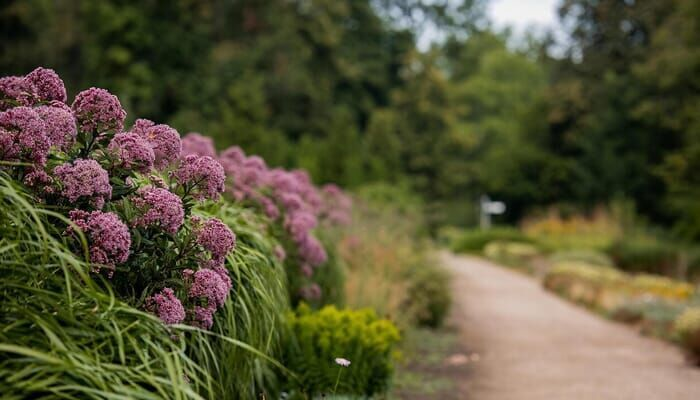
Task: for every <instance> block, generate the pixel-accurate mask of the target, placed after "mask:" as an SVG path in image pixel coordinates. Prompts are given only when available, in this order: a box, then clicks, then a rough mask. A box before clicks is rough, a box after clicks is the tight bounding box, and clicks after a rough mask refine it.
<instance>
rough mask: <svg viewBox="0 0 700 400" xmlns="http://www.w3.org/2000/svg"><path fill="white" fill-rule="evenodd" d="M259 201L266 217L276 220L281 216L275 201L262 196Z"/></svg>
mask: <svg viewBox="0 0 700 400" xmlns="http://www.w3.org/2000/svg"><path fill="white" fill-rule="evenodd" d="M258 201H259V202H260V204H261V205H262V207H263V210H264V211H265V215H267V217H268V218H270V219H272V220H276V219H277V218H279V216H280V210H279V208H277V205H276V204H275V202H274V201H272V200H270V199H269V198H268V197H265V196H260V197H259V198H258Z"/></svg>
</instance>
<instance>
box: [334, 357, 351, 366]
mask: <svg viewBox="0 0 700 400" xmlns="http://www.w3.org/2000/svg"><path fill="white" fill-rule="evenodd" d="M335 363H336V364H338V365H340V366H341V367H349V366H350V360H346V359H344V358H336V359H335Z"/></svg>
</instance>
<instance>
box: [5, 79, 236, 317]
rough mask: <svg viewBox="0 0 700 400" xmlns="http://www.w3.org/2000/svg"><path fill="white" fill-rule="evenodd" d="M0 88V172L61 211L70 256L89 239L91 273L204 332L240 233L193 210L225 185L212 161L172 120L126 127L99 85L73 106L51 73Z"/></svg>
mask: <svg viewBox="0 0 700 400" xmlns="http://www.w3.org/2000/svg"><path fill="white" fill-rule="evenodd" d="M0 95H2V106H3V109H4V111H2V112H0V144H2V146H0V149H1V150H0V161H2V162H3V163H2V164H1V165H0V170H1V171H2V173H4V174H6V175H7V176H9V177H11V178H12V179H14V180H16V181H18V182H23V183H24V184H25V185H26V186H27V187H28V188H29V189H30V191H31V193H32V195H33V197H32V201H34V202H36V203H37V204H39V205H41V206H45V207H48V208H51V209H53V210H56V212H58V213H59V214H61V215H63V216H66V217H68V219H69V220H70V222H71V223H70V224H66V225H65V226H64V230H63V235H64V236H65V237H66V238H67V240H68V243H69V245H70V246H71V248H72V249H73V251H74V252H75V253H76V254H83V253H84V250H85V249H84V248H83V244H86V247H87V249H86V250H87V252H86V253H87V259H88V260H89V261H90V263H91V271H92V273H94V274H102V275H103V276H104V277H106V278H107V279H106V280H105V281H104V284H105V285H107V286H109V287H110V289H111V290H114V291H115V293H116V294H117V295H118V297H119V298H120V299H122V300H124V301H126V302H127V303H129V304H131V305H133V306H135V307H137V308H140V309H142V310H147V311H150V312H153V313H155V314H156V315H158V316H159V317H161V319H162V320H163V321H164V322H165V323H167V324H177V323H187V324H190V325H193V326H196V327H200V328H205V329H209V328H211V326H212V325H213V323H214V315H215V312H216V311H217V310H218V309H220V308H221V307H222V306H223V305H224V302H225V300H226V299H227V297H228V295H229V292H230V290H231V286H232V283H231V279H230V278H229V276H228V271H227V269H226V268H224V260H225V258H226V257H227V256H228V255H229V254H230V253H231V252H232V251H233V250H234V246H235V235H234V233H233V232H232V231H231V229H230V228H229V227H228V226H226V225H225V224H223V223H222V222H221V221H219V220H217V219H213V218H210V219H206V220H203V219H202V218H200V217H197V216H194V215H193V214H192V211H193V208H194V207H195V206H196V205H197V204H200V203H201V202H203V201H205V200H218V199H219V197H220V194H221V193H222V192H223V191H224V180H225V175H224V170H223V167H222V166H221V165H220V164H219V162H218V161H217V160H215V159H214V158H212V157H209V156H197V155H187V156H181V151H180V150H181V146H182V144H181V141H180V137H179V134H178V133H177V131H176V130H175V129H173V128H171V127H169V126H167V125H161V124H155V123H153V122H152V121H149V120H144V119H139V120H137V121H136V122H135V124H134V126H133V127H131V129H129V130H126V131H125V130H124V120H125V117H126V112H125V111H124V109H123V108H122V106H121V103H120V101H119V99H118V98H117V97H116V96H114V95H113V94H111V93H109V92H108V91H107V90H105V89H100V88H90V89H88V90H85V91H82V92H80V93H78V95H77V96H76V97H75V100H74V101H73V103H72V105H71V106H70V107H69V106H68V105H67V104H66V103H65V101H66V100H67V98H66V91H65V87H64V85H63V82H62V81H61V79H60V77H59V76H58V75H57V74H56V73H55V72H54V71H52V70H48V69H43V68H38V69H36V70H34V71H33V72H31V73H30V74H28V75H27V76H25V77H23V78H21V79H15V78H12V77H8V78H3V79H2V80H0ZM83 240H84V242H83Z"/></svg>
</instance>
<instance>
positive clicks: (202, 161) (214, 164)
mask: <svg viewBox="0 0 700 400" xmlns="http://www.w3.org/2000/svg"><path fill="white" fill-rule="evenodd" d="M172 176H173V177H174V178H175V179H176V180H177V182H178V183H179V184H181V185H183V186H185V187H186V188H187V189H186V191H187V192H188V193H189V194H191V195H192V196H193V197H195V198H196V199H199V200H204V199H211V200H217V199H218V198H219V194H220V193H222V192H223V191H224V180H225V179H226V175H225V174H224V169H223V168H222V167H221V164H219V162H218V161H216V160H214V159H213V158H211V157H209V156H196V155H188V156H185V158H183V159H182V161H181V162H180V166H179V168H178V169H177V170H175V171H174V172H173V173H172Z"/></svg>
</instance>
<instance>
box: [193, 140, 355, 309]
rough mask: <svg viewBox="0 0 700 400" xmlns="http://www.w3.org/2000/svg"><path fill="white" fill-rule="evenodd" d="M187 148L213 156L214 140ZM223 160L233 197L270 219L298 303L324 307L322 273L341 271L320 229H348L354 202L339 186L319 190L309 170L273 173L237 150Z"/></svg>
mask: <svg viewBox="0 0 700 400" xmlns="http://www.w3.org/2000/svg"><path fill="white" fill-rule="evenodd" d="M183 143H188V145H187V146H184V145H183V157H185V159H187V157H195V156H197V155H202V154H212V152H213V145H212V143H211V141H210V140H206V139H204V138H203V137H202V136H201V135H199V134H196V133H192V134H188V135H187V136H185V137H184V138H183ZM218 160H219V163H220V164H221V166H222V167H223V169H224V171H225V173H226V194H227V195H228V197H229V198H231V199H232V200H234V201H239V202H243V203H244V204H248V205H251V206H253V207H255V208H256V209H258V210H260V212H262V213H264V214H265V215H266V216H267V217H268V219H269V221H270V223H269V226H268V229H269V230H270V232H271V233H272V235H273V236H274V237H276V238H277V239H278V240H279V241H280V243H281V245H282V247H280V249H279V250H278V253H282V254H284V257H283V259H284V264H285V266H286V269H287V276H288V282H289V290H290V295H291V299H292V302H293V303H297V302H299V301H302V300H303V301H306V302H310V303H313V304H322V303H324V301H322V300H324V293H323V291H324V288H323V287H322V286H323V285H321V286H319V284H318V282H317V279H316V277H317V276H318V275H323V274H322V272H323V271H321V273H319V272H318V271H319V269H321V268H332V267H337V266H329V264H331V263H328V259H329V254H328V253H329V252H331V251H333V250H334V249H333V248H332V247H333V246H332V245H331V246H324V244H323V243H322V241H321V240H319V237H318V230H317V228H319V227H324V228H327V227H330V226H334V225H345V224H348V223H349V222H350V219H351V216H350V210H351V207H352V201H351V199H350V197H349V196H348V195H346V194H345V193H344V192H343V191H342V190H341V189H340V188H339V187H338V186H336V185H332V184H330V185H326V186H324V187H322V188H318V187H316V186H315V185H314V184H313V182H312V181H311V178H310V177H309V175H308V173H306V171H303V170H291V171H289V170H285V169H282V168H270V167H268V166H267V164H266V163H265V160H263V159H262V158H260V157H258V156H254V155H253V156H247V155H246V154H245V153H244V152H243V150H241V149H240V148H239V147H236V146H234V147H230V148H228V149H226V150H224V151H222V152H221V153H220V154H219V155H218ZM333 261H334V262H335V260H333ZM326 275H327V274H326ZM333 290H334V291H335V292H339V290H338V289H333Z"/></svg>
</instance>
